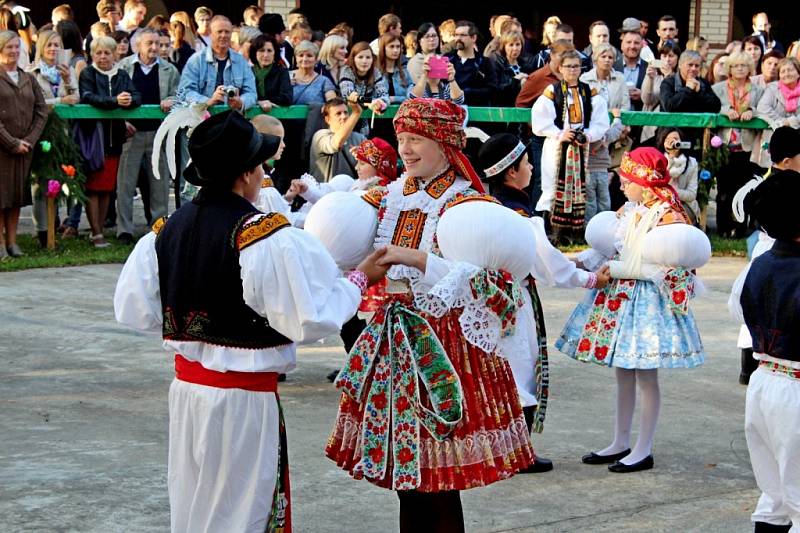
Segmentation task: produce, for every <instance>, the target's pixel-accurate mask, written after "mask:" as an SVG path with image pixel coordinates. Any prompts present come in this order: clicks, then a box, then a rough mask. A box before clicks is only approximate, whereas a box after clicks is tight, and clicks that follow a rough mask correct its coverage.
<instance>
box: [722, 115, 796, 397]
mask: <svg viewBox="0 0 800 533" xmlns="http://www.w3.org/2000/svg"><path fill="white" fill-rule="evenodd" d="M769 156H770V159H771V160H772V168H770V169H769V170H768V171H767V173H766V174H765V175H764V177H763V178H762V177H760V176H756V177H755V178H753V179H752V180H750V181H749V182H748V183H746V184H745V185H744V186H743V187H742V188H741V189H739V191H738V192H737V193H736V195H735V196H734V198H733V214H734V218H735V219H736V220H737V222H740V223H743V222H745V221H746V219H747V213H745V211H744V200H745V199H746V198H747V195H748V194H749V193H750V192H751V191H752V190H753V189H755V188H756V187H757V186H758V185H759V184H760V183H761V182H762V181H764V179H766V178H768V177H769V176H771V175H772V174H773V173H776V172H779V171H781V170H794V171H796V172H800V131H798V130H796V129H794V128H792V127H789V126H781V127H780V128H778V129H776V130H775V132H774V133H773V134H772V138H771V139H770V141H769ZM748 240H749V239H748ZM774 243H775V239H773V238H772V237H770V236H769V235H767V233H766V232H765V231H764V230H763V229H759V230H757V240H756V244H755V246H754V247H753V251H752V252H751V254H750V263H748V266H747V267H745V270H744V271H743V273H742V274H740V276H742V278H741V279H742V280H744V277H743V276H746V275H747V269H748V268H749V265H750V264H752V262H753V261H755V260H756V258H758V257H759V256H760V255H761V254H763V253H764V252H766V251H767V250H769V249H770V248H772V245H773V244H774ZM730 298H731V299H729V301H728V305H729V306H734V307H735V306H736V305H738V304H737V303H736V301H738V300H737V299H738V295H736V294H735V293H733V292H732V293H731V297H730ZM732 308H733V307H732ZM736 345H737V347H738V348H739V349H740V350H741V351H742V353H741V370H740V371H739V383H740V384H742V385H747V384H748V383H749V382H750V375H751V374H752V373H753V372H754V371H755V369H756V368H758V360H757V359H755V358H754V357H753V339H751V338H750V332H749V331H748V330H747V326H745V325H744V324H743V325H742V326H741V328H739V339H738V342H737V343H736Z"/></svg>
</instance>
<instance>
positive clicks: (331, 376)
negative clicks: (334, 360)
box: [325, 370, 339, 383]
mask: <svg viewBox="0 0 800 533" xmlns="http://www.w3.org/2000/svg"><path fill="white" fill-rule="evenodd" d="M338 375H339V371H338V370H334V371H333V372H331V373H330V374H328V375H327V376H325V377H326V378H328V381H330V382H331V383H333V382H334V381H336V377H337V376H338Z"/></svg>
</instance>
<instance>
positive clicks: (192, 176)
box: [114, 111, 386, 531]
mask: <svg viewBox="0 0 800 533" xmlns="http://www.w3.org/2000/svg"><path fill="white" fill-rule="evenodd" d="M279 145H280V138H278V137H275V136H272V135H262V134H260V133H258V132H257V131H256V130H255V128H254V127H253V126H252V125H251V124H250V123H249V122H248V121H247V120H246V119H245V118H244V117H242V116H241V114H239V113H236V112H230V111H229V112H226V113H221V114H218V115H215V116H213V117H211V118H209V119H208V120H206V121H205V122H203V123H201V124H200V125H199V126H197V128H195V130H194V133H193V134H192V136H191V138H190V140H189V153H190V155H191V157H192V163H191V164H190V165H189V167H187V169H186V171H185V173H184V176H185V178H186V180H187V181H189V182H190V183H193V184H195V185H198V186H200V187H201V189H200V192H199V193H198V194H197V196H196V197H195V198H194V199H193V200H192V201H191V202H189V203H187V204H185V205H183V206H182V207H181V208H180V209H178V210H177V211H176V212H175V213H174V214H173V215H172V216H171V217H169V219H167V220H166V221H165V220H164V219H161V220H160V221H159V222H157V223H156V224H155V225H154V228H153V231H152V232H151V233H149V234H148V235H146V236H145V237H143V238H142V239H140V240H139V242H138V243H137V245H136V248H135V249H134V250H133V253H132V254H131V256H130V257H129V258H128V261H127V262H126V263H125V266H124V268H123V270H122V273H121V275H120V279H119V281H118V283H117V288H116V293H115V295H114V310H115V314H116V318H117V320H118V321H119V322H120V323H122V324H125V325H127V326H129V327H132V328H134V329H138V330H141V331H151V332H160V333H161V335H162V337H163V339H164V347H165V348H166V349H167V350H169V351H170V352H173V353H175V371H176V378H175V380H174V381H173V382H172V385H171V387H170V393H169V412H170V437H169V474H168V486H169V496H170V512H171V525H172V530H173V531H277V530H282V529H283V530H286V531H291V515H290V509H291V508H290V498H289V490H288V489H289V484H288V481H289V480H288V465H287V462H286V459H287V449H286V441H285V433H284V432H283V419H282V415H281V410H280V405H279V403H278V397H277V383H278V374H279V373H281V372H287V371H289V370H291V369H292V368H294V364H295V345H294V342H311V341H314V340H316V339H320V338H322V337H325V336H327V335H331V334H334V333H338V331H339V329H340V328H341V326H342V324H343V323H344V322H346V321H347V320H348V319H349V318H350V317H351V316H353V315H354V314H355V313H356V310H357V308H358V305H359V303H360V301H361V296H362V293H363V292H364V291H365V290H366V287H367V285H368V284H369V283H371V282H372V283H374V282H375V281H377V280H378V279H380V278H382V277H383V276H384V274H385V272H386V267H377V266H376V265H375V263H376V261H377V260H378V259H379V258H380V257H381V256H382V253H383V250H382V251H380V252H375V253H373V254H372V255H371V256H369V257H368V258H367V259H365V260H364V261H363V262H362V263H361V264H360V265H359V267H358V270H354V271H351V272H349V273H348V274H347V275H346V277H342V276H341V274H340V271H339V269H338V268H337V267H336V264H335V262H334V260H333V258H331V256H330V255H329V253H328V252H327V251H326V250H325V249H324V248H323V246H322V244H320V242H319V241H317V240H316V239H315V238H314V237H313V236H311V235H310V234H307V233H305V232H304V231H302V230H298V229H295V228H292V227H291V225H290V224H289V221H288V220H286V218H285V217H284V216H283V215H280V214H278V213H262V212H260V211H258V210H257V209H256V208H255V207H254V206H253V202H254V201H255V200H256V199H257V197H258V192H259V190H260V189H261V184H262V180H263V178H264V171H263V169H262V164H263V162H264V161H266V160H267V159H269V158H270V157H271V156H273V155H274V154H275V153H276V152H277V151H278V148H279Z"/></svg>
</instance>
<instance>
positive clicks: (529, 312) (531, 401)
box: [503, 289, 539, 407]
mask: <svg viewBox="0 0 800 533" xmlns="http://www.w3.org/2000/svg"><path fill="white" fill-rule="evenodd" d="M522 296H523V298H524V299H525V305H523V306H522V308H520V309H518V310H517V325H516V331H515V333H514V336H513V337H514V338H513V339H509V341H508V343H507V344H505V345H504V346H505V347H507V348H508V349H506V350H503V351H504V352H505V353H504V355H505V356H506V359H508V364H509V366H511V374H512V375H513V376H514V381H515V382H516V384H517V392H518V393H519V401H520V403H521V404H522V407H531V406H534V405H537V404H538V401H537V399H536V362H537V360H538V359H539V339H538V337H537V336H536V320H535V319H534V316H533V301H532V300H531V295H530V294H529V293H528V291H527V290H525V289H523V291H522Z"/></svg>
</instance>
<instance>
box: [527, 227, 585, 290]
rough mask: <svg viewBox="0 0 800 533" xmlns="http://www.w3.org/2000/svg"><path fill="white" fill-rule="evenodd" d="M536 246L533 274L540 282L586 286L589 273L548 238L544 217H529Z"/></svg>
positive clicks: (560, 285) (559, 285)
mask: <svg viewBox="0 0 800 533" xmlns="http://www.w3.org/2000/svg"><path fill="white" fill-rule="evenodd" d="M528 221H529V222H530V224H531V226H532V227H533V233H534V238H535V246H536V262H535V263H534V266H533V269H532V270H531V275H532V276H533V277H534V279H535V280H536V281H537V282H538V283H543V284H545V285H547V286H549V287H564V288H571V287H585V286H586V283H588V281H589V273H588V272H586V271H585V270H581V269H580V268H578V265H576V264H575V262H574V261H570V260H569V259H568V258H567V256H565V255H564V254H562V253H561V252H560V251H558V249H556V248H555V247H554V246H553V245H552V244H551V243H550V240H549V239H548V238H547V233H546V232H545V229H544V219H543V218H542V217H532V218H529V219H528Z"/></svg>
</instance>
